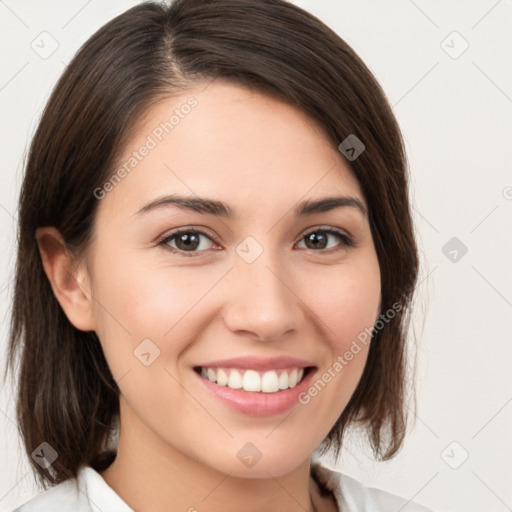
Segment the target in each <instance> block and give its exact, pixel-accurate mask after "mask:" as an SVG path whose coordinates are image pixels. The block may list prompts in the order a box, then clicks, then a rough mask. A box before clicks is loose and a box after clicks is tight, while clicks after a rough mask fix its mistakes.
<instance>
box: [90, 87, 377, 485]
mask: <svg viewBox="0 0 512 512" xmlns="http://www.w3.org/2000/svg"><path fill="white" fill-rule="evenodd" d="M205 85H206V84H201V86H197V87H196V88H194V89H191V90H190V91H188V92H186V93H183V95H181V96H176V97H174V98H173V99H171V100H165V101H162V102H160V103H159V104H157V105H156V106H153V107H152V109H151V110H149V111H147V112H146V115H145V117H144V119H143V120H141V123H140V124H139V126H138V127H137V130H136V132H135V134H134V135H133V137H132V138H131V140H130V141H129V143H128V144H127V146H126V147H125V148H124V150H123V151H124V152H123V154H122V155H121V157H120V159H119V162H118V166H117V167H116V168H115V170H114V171H115V172H117V171H118V169H120V168H122V167H123V166H125V167H124V169H125V172H122V171H121V172H117V176H116V177H115V178H113V179H112V180H111V181H110V185H109V184H107V185H106V186H105V187H104V188H103V189H102V191H97V192H96V194H97V196H98V197H102V199H101V200H99V209H98V215H97V218H96V224H95V233H94V240H93V242H92V244H91V247H90V252H89V254H88V262H87V263H88V265H89V269H90V280H91V281H90V283H89V285H88V286H90V287H91V288H90V290H92V295H93V298H94V300H92V299H91V308H92V309H91V311H92V314H93V315H94V316H93V318H94V330H95V331H96V332H97V334H98V336H99V338H100V340H101V344H102V346H103V349H104V352H105V356H106V359H107V361H108V364H109V366H110V368H111V370H112V373H113V376H114V378H115V379H116V381H117V382H118V385H119V388H120V390H121V398H120V400H121V402H120V403H121V436H126V437H127V438H130V439H131V443H132V446H131V450H132V453H133V454H134V457H135V456H136V454H137V453H138V451H142V450H144V453H145V454H146V456H147V455H148V453H151V454H152V455H153V456H154V457H157V458H159V457H165V456H167V455H169V456H170V457H172V456H173V454H176V453H180V454H182V455H184V456H186V457H189V458H192V459H193V460H194V461H195V462H197V463H200V464H203V465H206V466H209V467H210V468H213V469H216V470H219V471H222V472H224V473H231V474H233V475H235V476H236V475H238V476H242V477H264V476H268V473H270V474H272V475H274V476H279V475H282V474H285V473H288V472H290V471H291V470H293V469H294V468H296V467H297V466H298V465H299V464H300V463H302V462H304V461H305V460H306V459H309V457H310V456H311V453H312V451H313V450H314V448H315V447H316V446H317V445H318V443H320V442H321V441H322V439H323V438H324V437H325V436H326V435H327V433H328V432H329V430H330V429H331V427H332V426H333V424H334V423H335V421H336V420H337V418H338V417H339V415H340V414H341V412H342V411H343V409H344V408H345V407H346V405H347V402H348V401H349V399H350V397H351V395H352V394H353V392H354V390H355V388H356V385H357V383H358V381H359V379H360V377H361V374H362V371H363V368H364V365H365V362H366V358H367V352H368V347H367V346H365V345H362V344H359V345H360V350H359V352H357V354H355V355H353V357H352V358H351V360H347V358H346V357H344V355H345V353H346V352H347V351H349V350H350V347H351V344H352V342H353V341H354V340H357V336H358V335H359V334H360V333H361V332H364V331H365V329H371V328H372V326H373V324H374V323H375V321H376V320H377V318H378V314H379V301H380V291H381V290H380V272H379V264H378V260H377V255H376V252H375V248H374V244H373V240H372V236H371V232H370V227H369V223H368V218H367V217H366V216H365V214H364V211H363V210H361V209H359V208H358V207H357V206H355V205H356V202H355V201H359V202H360V204H361V205H362V206H363V207H366V206H367V205H366V203H365V199H364V197H363V194H362V190H361V188H360V186H359V183H358V181H357V180H356V178H355V177H354V176H353V175H352V173H351V171H350V170H349V168H348V166H347V164H346V163H345V161H344V160H343V157H342V156H341V154H340V153H339V152H338V150H337V149H336V148H335V147H333V146H332V144H330V143H329V142H328V140H327V138H326V137H325V135H324V134H323V133H322V132H321V130H320V129H319V128H318V126H316V125H315V124H314V123H313V121H311V120H310V119H309V118H308V117H307V116H306V115H305V114H303V113H301V112H300V111H298V110H296V109H295V108H293V107H291V106H289V105H287V104H285V103H282V102H280V101H277V100H275V99H272V98H270V97H267V96H264V95H261V94H259V93H255V92H251V91H249V90H247V89H244V88H241V87H237V86H234V85H230V84H227V83H225V82H221V81H220V80H217V81H215V82H213V83H211V84H210V85H208V86H207V87H206V89H205ZM171 116H174V117H171ZM166 123H167V124H166ZM144 147H145V148H146V149H142V148H144ZM125 164H126V165H125ZM171 195H172V196H182V197H184V198H187V199H188V200H189V201H190V203H189V207H186V206H185V205H184V204H183V205H181V206H180V205H179V204H177V203H171V202H165V198H168V199H169V198H170V196H171ZM339 196H346V197H349V198H353V201H352V202H350V201H349V202H348V203H347V204H346V205H345V206H338V207H333V208H327V209H325V208H324V209H322V208H317V209H316V210H315V209H314V208H311V209H310V211H307V209H306V211H305V212H303V213H302V214H298V213H297V212H298V211H300V210H301V208H302V207H303V206H304V202H305V201H308V202H314V201H319V200H321V199H325V198H333V197H339ZM203 199H205V200H208V201H215V202H216V203H215V204H217V202H218V203H223V204H224V205H225V209H226V211H229V212H231V213H232V216H229V215H224V213H226V212H224V210H223V208H220V207H218V206H217V207H215V208H213V207H211V206H210V207H206V206H201V204H202V203H201V202H200V201H202V200H203ZM148 205H149V206H148ZM333 205H334V202H332V203H331V206H333ZM313 210H314V211H313ZM322 210H325V211H322ZM177 230H183V233H182V234H181V235H180V236H174V237H172V235H173V233H174V232H176V231H177ZM326 230H332V231H333V232H331V233H329V232H328V231H326ZM199 231H201V232H204V234H202V233H199ZM337 232H339V233H340V234H339V235H338V234H337ZM347 240H348V242H347ZM350 241H352V243H351V242H350ZM353 352H354V351H353ZM353 352H352V353H353ZM235 358H236V359H237V361H227V362H226V361H224V360H229V359H235ZM244 358H252V360H249V359H246V360H244ZM276 358H279V359H276ZM284 358H296V359H298V360H299V361H294V360H286V359H284ZM340 358H342V359H343V361H345V363H344V364H341V363H340V361H341V359H340ZM219 361H224V362H221V363H219ZM337 361H338V363H339V364H338V365H337V366H336V368H337V369H338V370H335V369H334V367H335V363H336V362H337ZM340 364H341V366H342V368H341V369H339V368H340ZM199 367H203V368H204V369H205V370H207V369H208V368H210V372H208V371H206V373H207V374H208V373H209V374H210V376H211V377H212V378H216V379H219V381H220V382H219V383H213V382H210V381H209V380H208V378H204V377H203V376H201V374H200V373H201V371H200V370H199ZM219 367H220V368H223V370H222V371H216V370H215V368H219ZM304 367H313V368H312V369H310V370H303V372H304V377H303V380H302V381H301V382H300V383H299V384H298V385H296V386H295V387H292V388H289V389H288V390H281V391H275V389H276V388H281V387H287V386H288V387H290V386H293V385H294V382H293V380H294V374H295V375H297V374H298V375H299V377H300V375H301V373H302V372H301V371H300V368H304ZM234 369H236V371H237V373H236V374H235V373H234ZM286 369H288V370H289V371H288V372H286V373H287V375H288V373H291V375H290V376H289V377H287V376H285V377H283V376H282V373H283V371H285V370H286ZM294 369H298V371H295V372H294ZM276 370H277V371H276ZM204 373H205V372H203V374H204ZM231 373H233V375H231ZM246 374H247V375H246ZM326 375H327V377H325V376H326ZM329 376H330V379H329ZM237 377H238V378H237ZM322 377H323V380H322ZM227 379H229V380H228V384H230V385H231V387H233V388H236V387H240V385H242V386H243V387H242V389H238V390H236V389H231V388H230V386H229V385H226V383H225V381H226V380H227ZM318 379H320V381H321V383H320V384H318V382H317V381H318ZM327 381H328V382H327ZM262 382H263V384H262ZM315 382H317V387H316V389H317V392H316V393H315V392H314V391H313V392H312V393H309V392H308V390H309V389H310V388H311V387H314V386H315ZM221 384H224V385H221ZM258 385H263V386H264V389H265V390H266V391H259V392H258V391H246V390H244V387H247V388H248V389H257V386H258ZM251 386H255V387H254V388H252V387H251ZM267 472H268V473H267Z"/></svg>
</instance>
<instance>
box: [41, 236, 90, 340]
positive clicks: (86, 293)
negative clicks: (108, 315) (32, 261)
mask: <svg viewBox="0 0 512 512" xmlns="http://www.w3.org/2000/svg"><path fill="white" fill-rule="evenodd" d="M36 239H37V245H38V247H39V252H40V254H41V259H42V263H43V267H44V271H45V273H46V276H47V277H48V280H49V281H50V284H51V287H52V290H53V293H54V295H55V297H56V299H57V300H58V301H59V304H60V305H61V307H62V309H63V310H64V313H65V314H66V316H67V317H68V320H69V321H70V322H71V323H72V324H73V325H74V326H75V327H76V328H77V329H80V330H81V331H92V330H94V329H95V323H94V315H93V307H92V306H93V304H92V302H93V298H92V295H91V291H90V290H91V288H90V285H89V278H88V275H87V272H86V269H85V265H82V264H80V265H79V266H77V265H76V262H75V260H74V258H73V255H72V254H71V252H70V251H69V249H68V248H67V247H66V243H65V241H64V239H63V238H62V235H61V234H60V232H59V231H58V230H57V229H56V228H54V227H52V226H47V227H41V228H37V229H36Z"/></svg>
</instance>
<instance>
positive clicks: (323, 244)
mask: <svg viewBox="0 0 512 512" xmlns="http://www.w3.org/2000/svg"><path fill="white" fill-rule="evenodd" d="M335 238H337V239H338V240H339V241H341V244H340V243H338V244H334V245H332V244H331V245H330V246H329V241H330V239H335ZM302 240H305V242H306V244H305V245H306V248H307V249H311V250H314V251H317V250H320V251H321V250H326V249H327V250H328V249H332V248H335V247H336V246H340V247H338V248H340V249H342V248H345V247H351V246H353V245H354V244H353V242H352V239H351V238H350V237H348V236H347V235H345V234H344V233H342V232H341V231H338V230H335V229H316V230H315V231H311V232H309V233H308V234H307V235H304V237H303V238H302Z"/></svg>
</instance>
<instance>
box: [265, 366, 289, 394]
mask: <svg viewBox="0 0 512 512" xmlns="http://www.w3.org/2000/svg"><path fill="white" fill-rule="evenodd" d="M283 373H284V374H285V375H286V372H283ZM261 390H262V391H263V392H264V393H275V392H276V391H279V379H278V377H277V372H276V371H275V370H271V371H269V372H265V373H264V374H263V377H261Z"/></svg>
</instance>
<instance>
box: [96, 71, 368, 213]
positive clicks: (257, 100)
mask: <svg viewBox="0 0 512 512" xmlns="http://www.w3.org/2000/svg"><path fill="white" fill-rule="evenodd" d="M121 170H122V171H121ZM120 171H121V172H120ZM116 174H117V175H122V176H121V179H117V178H119V176H115V175H116ZM111 177H114V178H115V179H114V180H110V181H115V184H114V185H113V186H112V187H109V188H110V190H111V191H110V192H109V193H108V194H107V196H106V198H105V199H106V200H104V201H102V205H101V207H106V206H107V204H108V203H112V202H116V203H117V204H118V206H119V205H124V206H126V207H127V208H131V209H132V210H135V209H138V208H140V207H141V206H142V205H143V204H144V203H146V202H147V201H149V200H151V199H155V198H156V197H157V196H161V195H162V194H163V193H187V194H188V195H191V194H192V195H198V196H209V197H215V198H218V199H219V200H222V201H224V202H229V203H230V204H233V205H235V207H237V206H238V209H240V210H243V209H244V208H250V209H251V210H252V211H253V213H255V212H254V208H267V209H268V208H270V207H272V206H279V205H281V206H284V205H285V204H286V203H290V204H291V203H292V202H297V201H298V200H300V199H305V198H308V197H314V196H320V195H322V196H325V195H326V194H329V195H333V194H334V193H336V192H339V193H344V194H350V195H352V196H356V197H359V198H360V199H361V201H362V202H363V203H364V198H363V197H364V196H363V194H362V190H361V188H360V185H359V182H358V180H357V179H356V178H355V176H354V174H353V172H352V170H351V169H350V167H349V166H348V164H347V162H346V161H345V160H344V159H343V157H342V156H341V154H340V153H339V151H338V150H337V148H336V147H335V146H334V145H333V144H332V142H330V141H329V139H328V138H327V136H326V135H325V133H324V132H323V129H322V127H321V126H319V124H318V123H317V122H316V121H315V120H313V119H312V118H310V117H309V116H307V115H306V114H305V113H303V112H302V111H300V110H299V109H297V108H294V107H293V106H291V105H290V104H288V103H284V102H282V101H280V100H278V99H276V98H273V97H270V96H268V95H264V94H261V93H259V92H255V91H252V90H249V89H246V88H242V87H240V86H237V85H233V84H230V83H228V82H224V81H220V80H216V81H214V82H212V83H209V84H205V83H202V84H198V85H197V86H195V87H192V88H190V89H188V90H187V91H183V93H181V94H179V95H174V96H173V97H172V98H167V99H163V100H161V101H159V102H158V103H156V104H154V105H153V106H152V107H151V108H150V109H148V110H147V111H146V112H145V113H144V115H143V116H142V117H141V118H140V119H139V120H138V122H137V124H136V125H135V126H134V129H133V131H132V133H131V136H130V138H129V139H128V141H127V143H126V145H125V146H124V148H123V151H122V153H121V155H120V156H119V158H118V160H117V162H116V165H115V167H114V169H113V170H112V175H111Z"/></svg>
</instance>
